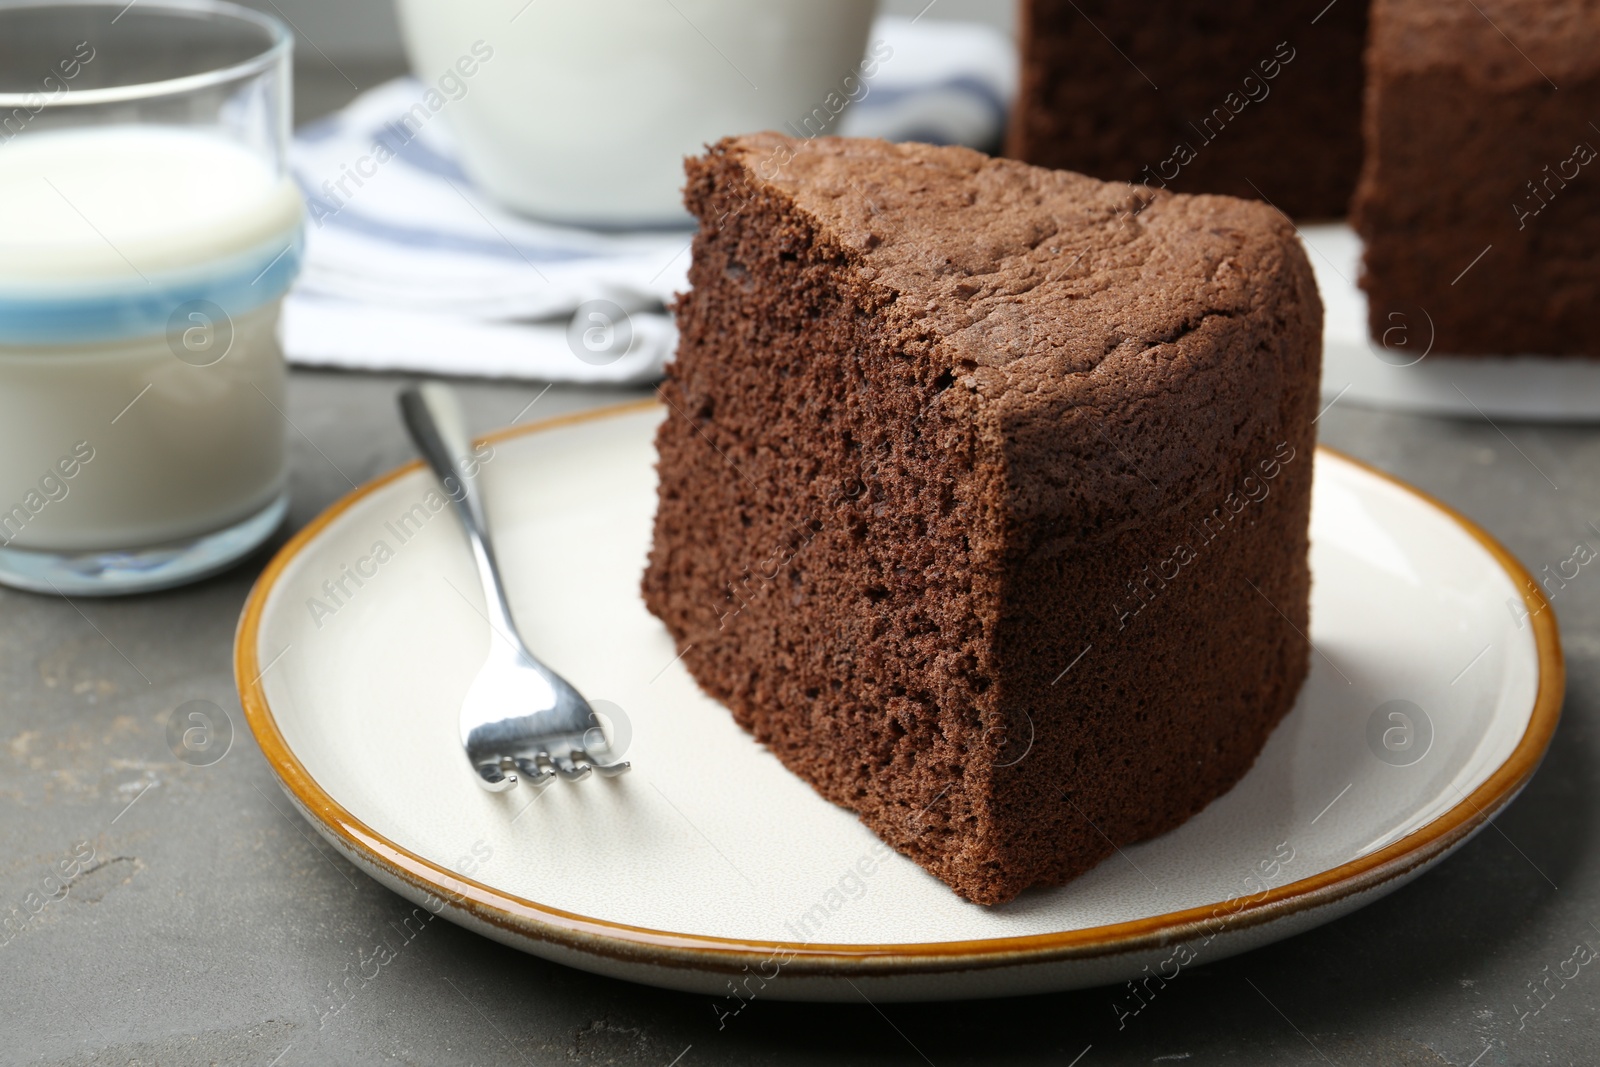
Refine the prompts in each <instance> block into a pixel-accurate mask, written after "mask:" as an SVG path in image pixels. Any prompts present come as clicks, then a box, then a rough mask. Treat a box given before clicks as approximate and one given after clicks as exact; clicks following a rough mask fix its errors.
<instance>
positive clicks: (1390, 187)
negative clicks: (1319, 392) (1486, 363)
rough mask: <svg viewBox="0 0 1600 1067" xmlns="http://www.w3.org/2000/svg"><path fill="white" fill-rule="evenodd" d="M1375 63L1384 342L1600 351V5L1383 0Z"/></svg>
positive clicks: (1374, 290) (1376, 13)
mask: <svg viewBox="0 0 1600 1067" xmlns="http://www.w3.org/2000/svg"><path fill="white" fill-rule="evenodd" d="M1491 20H1492V21H1491ZM1367 63H1368V69H1369V84H1368V89H1367V104H1366V120H1365V121H1366V127H1365V130H1366V145H1367V155H1366V163H1365V165H1364V168H1363V171H1362V175H1361V184H1360V187H1359V189H1358V191H1357V194H1356V199H1355V206H1354V212H1353V218H1352V221H1353V222H1354V224H1355V227H1356V229H1357V230H1358V231H1359V232H1360V234H1361V236H1362V238H1363V239H1364V240H1365V242H1366V262H1365V270H1364V273H1363V277H1362V283H1361V284H1362V287H1363V288H1365V289H1366V291H1367V296H1368V308H1369V315H1370V325H1371V329H1372V335H1373V337H1375V338H1378V339H1380V340H1382V339H1383V338H1384V337H1385V336H1386V334H1388V333H1390V332H1391V331H1392V330H1394V329H1396V328H1403V329H1405V330H1406V333H1407V336H1408V342H1410V343H1412V344H1415V343H1416V341H1415V338H1416V337H1418V336H1419V334H1418V333H1417V331H1420V330H1423V329H1426V328H1427V324H1429V323H1431V335H1430V336H1431V339H1432V342H1433V350H1434V351H1436V352H1440V353H1450V354H1456V355H1475V354H1485V353H1502V354H1506V355H1517V354H1524V353H1537V354H1544V355H1586V356H1600V153H1597V152H1596V149H1597V148H1600V126H1596V125H1595V124H1596V123H1597V122H1600V3H1596V2H1595V0H1495V2H1493V3H1490V2H1488V0H1484V2H1483V3H1482V5H1481V10H1479V8H1475V7H1474V6H1472V5H1471V4H1459V3H1457V2H1455V0H1404V2H1401V0H1378V2H1377V3H1375V4H1374V5H1373V9H1372V41H1371V45H1370V50H1369V52H1368V55H1367ZM1558 87H1559V89H1558Z"/></svg>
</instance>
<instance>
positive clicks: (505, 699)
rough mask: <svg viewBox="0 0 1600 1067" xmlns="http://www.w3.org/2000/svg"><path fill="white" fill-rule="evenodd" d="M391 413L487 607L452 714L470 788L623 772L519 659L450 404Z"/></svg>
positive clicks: (415, 401)
mask: <svg viewBox="0 0 1600 1067" xmlns="http://www.w3.org/2000/svg"><path fill="white" fill-rule="evenodd" d="M400 412H401V415H402V416H403V418H404V419H405V424H406V429H407V430H408V431H409V432H410V434H411V440H412V441H413V442H414V443H415V444H416V446H417V451H419V452H421V453H422V458H423V459H424V460H425V461H427V464H428V466H429V468H430V469H432V471H433V473H434V476H435V477H437V478H438V479H439V481H440V483H441V484H442V485H443V487H444V491H445V495H446V496H448V497H449V498H450V501H451V503H453V504H454V505H455V511H456V515H457V516H459V517H460V519H461V525H462V526H464V527H466V531H467V540H468V542H470V543H471V545H472V558H473V560H474V562H476V563H477V566H478V580H479V581H480V582H482V583H483V597H484V601H485V602H486V603H487V605H488V611H489V615H488V617H489V628H490V630H491V631H492V632H491V634H490V638H489V657H488V659H487V660H485V661H484V664H483V666H482V667H481V668H480V669H479V670H478V676H477V678H475V679H474V680H473V682H472V687H471V688H470V689H469V690H467V697H466V699H465V700H464V701H462V704H461V746H462V748H464V749H465V750H466V753H467V760H468V762H470V763H471V764H472V768H473V770H474V771H475V772H477V778H478V781H479V783H480V784H481V785H482V786H483V787H484V788H485V789H489V790H492V791H495V792H499V791H500V790H502V789H510V788H511V787H512V786H514V785H516V784H517V780H518V775H519V774H520V775H521V777H522V780H523V781H525V782H527V783H528V784H529V785H532V786H536V787H538V788H541V789H542V788H544V787H545V786H546V785H549V784H550V782H551V781H552V780H553V779H554V778H556V777H557V776H559V777H561V778H565V779H566V780H567V781H577V780H578V779H580V778H583V777H585V776H586V775H588V774H589V772H590V771H591V770H595V771H599V772H600V773H601V774H602V775H605V776H606V777H613V776H615V775H619V774H622V773H623V772H624V771H626V770H627V769H628V767H629V764H627V763H626V762H612V763H607V762H604V761H603V760H602V759H600V758H597V754H598V752H601V751H603V750H604V748H605V744H606V742H605V732H604V730H603V729H602V728H601V725H600V719H599V717H598V716H596V715H595V713H594V709H593V708H591V707H590V706H589V702H588V701H587V700H585V699H584V698H583V694H582V693H580V692H578V691H577V690H576V689H575V688H573V686H572V685H571V683H569V682H568V681H567V680H566V679H565V678H563V677H561V676H560V675H559V674H557V673H556V672H555V671H553V670H551V669H550V668H549V667H546V666H545V665H544V664H543V663H541V662H539V660H538V658H537V657H536V656H534V654H533V653H532V652H530V651H528V646H527V644H526V643H525V642H524V641H523V639H522V635H521V633H520V632H519V631H518V630H517V624H516V622H515V620H513V619H512V617H511V605H510V604H509V603H508V602H507V601H506V594H505V585H504V583H503V582H502V581H501V579H500V567H499V564H498V563H496V561H495V554H494V546H493V544H492V542H491V541H490V540H489V524H488V521H487V519H486V517H485V513H484V507H483V493H482V491H481V490H480V489H479V488H478V485H477V482H476V479H475V478H473V477H469V476H468V475H467V473H466V472H467V471H469V470H471V469H472V466H471V464H472V463H474V462H475V460H473V459H471V457H472V448H471V439H470V438H469V437H468V435H467V433H466V423H465V421H464V420H463V419H462V417H461V408H460V405H459V404H457V402H456V398H455V394H454V393H452V392H451V390H450V388H449V387H448V386H446V385H444V384H442V383H440V382H428V383H426V384H424V385H422V386H420V387H418V386H412V387H410V388H408V389H406V390H405V391H404V392H403V393H401V394H400Z"/></svg>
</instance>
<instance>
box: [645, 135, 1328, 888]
mask: <svg viewBox="0 0 1600 1067" xmlns="http://www.w3.org/2000/svg"><path fill="white" fill-rule="evenodd" d="M688 178H689V180H688V187H687V191H686V200H687V203H688V206H689V208H690V210H691V211H692V212H693V213H694V214H695V215H696V216H697V217H698V218H699V220H700V223H701V228H700V231H699V234H698V235H697V236H696V237H695V240H694V249H693V264H692V266H691V268H690V274H689V280H690V282H691V285H692V288H691V289H690V291H689V292H688V293H686V294H684V295H683V296H682V297H681V298H680V300H679V302H678V304H677V318H678V324H679V327H680V330H681V341H680V342H679V348H678V354H677V358H676V361H675V362H674V363H673V364H672V365H671V366H670V368H669V370H668V376H667V380H666V382H665V384H664V385H663V386H662V388H661V397H662V399H663V401H664V402H665V405H666V409H667V411H666V418H665V420H664V421H663V423H662V424H661V428H660V431H659V433H658V436H657V439H656V444H657V448H658V450H659V465H658V466H659V473H660V496H659V503H658V510H657V514H656V521H655V542H654V546H653V548H652V550H651V553H650V559H649V566H648V568H647V570H646V573H645V576H644V583H643V589H644V596H645V600H646V602H647V604H648V606H649V608H650V610H651V611H653V612H654V613H655V614H656V615H657V616H659V617H660V618H661V619H662V620H663V622H665V623H666V626H667V628H668V629H669V630H670V632H671V633H672V635H673V636H674V637H675V638H676V639H677V641H678V644H679V646H680V648H681V649H682V658H683V662H684V663H685V664H686V665H687V666H688V669H689V670H690V672H691V673H692V674H693V676H694V677H695V679H696V680H697V681H698V682H699V684H700V685H701V686H702V687H703V688H704V689H705V690H706V692H708V693H709V694H711V695H712V696H714V697H715V698H717V699H718V700H720V701H722V702H723V703H724V704H726V705H727V707H728V708H729V709H730V710H731V711H732V713H733V715H734V717H735V718H736V719H737V720H738V721H739V722H740V723H741V724H742V725H743V726H745V727H746V728H747V729H749V730H750V731H752V732H753V733H754V735H755V736H756V737H757V738H758V739H759V740H761V741H762V742H764V743H765V744H766V745H768V746H769V747H770V748H771V749H772V751H773V752H774V753H776V754H777V756H778V757H779V758H780V759H781V760H782V761H783V762H784V764H785V765H787V766H788V767H789V768H790V769H791V770H792V771H794V773H796V774H798V775H800V776H801V777H802V778H804V779H805V780H806V781H808V782H810V783H811V784H812V785H813V786H814V787H815V788H816V789H817V791H818V792H820V793H821V794H822V795H823V796H824V797H826V798H828V799H829V800H831V801H834V802H835V803H838V804H842V805H844V806H846V807H849V808H851V809H854V810H855V811H856V812H858V813H859V814H860V817H861V819H862V821H863V822H865V823H866V825H867V826H869V827H870V828H871V829H872V830H874V831H876V832H877V833H878V834H879V835H880V836H881V837H882V838H883V839H884V840H885V841H887V842H888V843H889V844H890V845H892V846H893V847H894V848H896V849H898V850H899V851H901V852H903V853H905V854H906V855H908V856H910V857H911V858H912V859H914V860H916V861H917V862H918V863H920V864H922V865H923V866H924V867H926V868H927V869H928V870H929V871H931V872H932V873H933V874H934V875H936V876H938V877H939V878H941V879H943V880H944V881H945V882H946V883H948V884H949V885H950V886H951V887H952V888H954V889H955V890H956V892H958V893H960V894H961V895H962V896H964V897H966V898H967V899H969V900H973V901H977V902H980V903H984V904H994V903H999V902H1003V901H1006V900H1009V899H1011V898H1012V897H1014V896H1016V894H1017V893H1019V892H1020V891H1022V890H1023V889H1025V888H1027V887H1029V886H1032V885H1038V884H1059V883H1062V882H1065V881H1067V880H1068V879H1070V878H1072V877H1074V876H1076V875H1078V874H1081V873H1082V872H1084V871H1086V870H1088V869H1089V868H1090V867H1092V866H1094V865H1095V864H1096V863H1098V862H1099V861H1100V860H1101V859H1103V858H1104V857H1105V856H1106V855H1107V854H1108V853H1110V852H1112V851H1113V849H1114V847H1115V846H1119V845H1125V844H1128V843H1130V842H1134V841H1138V840H1140V839H1142V838H1147V837H1150V836H1151V835H1154V834H1159V833H1161V832H1162V831H1164V830H1168V829H1170V828H1172V827H1174V826H1177V825H1178V824H1179V823H1181V822H1183V821H1184V820H1185V819H1187V818H1189V817H1190V816H1191V815H1193V814H1194V813H1195V812H1197V811H1199V810H1200V809H1201V808H1202V807H1204V806H1205V805H1206V804H1207V803H1208V802H1209V801H1211V800H1212V799H1213V798H1215V797H1216V796H1218V795H1219V794H1221V793H1222V792H1224V791H1226V790H1227V789H1228V788H1229V787H1230V786H1231V785H1233V783H1234V782H1236V781H1237V780H1238V779H1239V777H1240V776H1241V775H1242V774H1244V772H1245V771H1246V769H1248V768H1249V766H1250V764H1251V762H1252V761H1253V760H1254V759H1255V757H1256V754H1257V753H1258V752H1259V750H1260V749H1261V746H1262V744H1263V743H1264V742H1265V740H1266V738H1267V735H1268V733H1269V732H1270V731H1271V730H1272V728H1273V726H1274V724H1275V723H1277V721H1278V720H1279V718H1280V717H1282V716H1283V715H1284V713H1285V712H1286V711H1287V710H1288V709H1289V707H1290V706H1291V704H1292V703H1293V701H1294V699H1295V695H1296V692H1297V691H1298V689H1299V687H1300V683H1301V681H1302V679H1303V677H1304V675H1305V672H1306V667H1307V645H1306V639H1305V638H1304V637H1303V636H1302V635H1303V634H1304V633H1305V632H1306V628H1307V595H1308V589H1309V580H1310V579H1309V574H1308V570H1307V556H1306V553H1307V521H1308V509H1309V505H1310V490H1311V450H1312V446H1313V440H1312V435H1313V427H1312V419H1313V417H1314V415H1315V405H1316V396H1317V375H1318V370H1319V360H1320V351H1321V342H1320V337H1321V328H1322V309H1321V304H1320V302H1319V300H1318V297H1317V291H1316V288H1315V284H1314V282H1313V280H1312V275H1311V270H1310V268H1309V265H1308V264H1307V261H1306V258H1305V254H1304V252H1303V251H1302V250H1301V248H1300V245H1299V243H1298V242H1297V241H1296V239H1295V236H1294V232H1293V230H1292V229H1291V227H1290V225H1289V223H1288V222H1287V220H1285V219H1284V218H1283V217H1282V216H1281V215H1279V214H1278V213H1277V212H1276V211H1273V210H1272V209H1271V208H1269V207H1267V206H1266V205H1264V204H1261V203H1259V202H1257V203H1249V202H1245V201H1241V200H1236V199H1232V198H1229V197H1216V196H1178V195H1173V194H1169V193H1164V192H1158V191H1153V190H1147V189H1132V190H1130V188H1129V186H1127V185H1126V184H1121V183H1116V184H1113V183H1105V182H1100V181H1096V180H1093V179H1091V178H1086V177H1083V176H1081V175H1077V174H1069V173H1065V172H1057V171H1049V170H1045V169H1042V168H1038V167H1032V166H1028V165H1026V164H1023V163H1018V162H1015V161H1012V160H1002V159H990V158H988V157H986V156H984V155H981V154H979V153H977V152H973V151H970V150H967V149H964V148H935V147H931V146H928V145H916V144H905V145H889V144H886V143H884V142H881V141H864V140H847V139H835V138H819V139H817V140H813V141H796V140H791V139H788V138H785V137H781V136H779V135H777V134H758V135H754V136H748V137H738V138H731V139H728V140H724V141H722V142H721V143H719V144H717V145H716V146H715V147H713V148H711V149H710V150H709V153H708V154H707V155H705V156H703V157H701V158H698V159H693V160H690V161H689V163H688ZM774 831H775V832H781V829H780V828H777V827H775V828H774Z"/></svg>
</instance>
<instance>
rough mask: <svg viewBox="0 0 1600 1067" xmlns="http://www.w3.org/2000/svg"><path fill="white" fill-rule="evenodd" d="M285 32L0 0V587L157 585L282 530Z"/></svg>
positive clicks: (211, 14)
mask: <svg viewBox="0 0 1600 1067" xmlns="http://www.w3.org/2000/svg"><path fill="white" fill-rule="evenodd" d="M291 44H292V39H291V37H290V35H289V33H288V31H287V30H286V29H285V28H284V27H283V25H282V24H281V23H280V22H278V21H277V20H275V19H272V18H270V17H267V16H264V15H261V14H257V13H255V12H253V11H250V10H248V9H246V8H242V7H238V6H235V5H233V4H227V3H220V2H213V0H139V2H137V3H133V4H129V3H127V0H116V2H114V3H98V2H80V0H66V2H63V0H50V2H48V3H46V2H40V0H23V2H18V0H0V582H4V583H6V584H8V585H12V586H17V587H20V588H24V589H31V590H35V591H38V592H45V593H58V594H64V595H79V594H111V593H129V592H137V591H141V590H149V589H159V588H164V587H168V586H173V585H177V584H180V583H182V582H187V581H191V580H194V579H196V578H199V577H202V576H204V575H208V574H212V573H214V572H216V571H218V570H221V569H222V568H224V567H226V566H228V565H229V564H230V563H232V562H234V561H236V560H238V559H239V558H240V557H242V556H244V555H245V554H247V553H249V552H250V551H251V550H252V549H254V548H256V547H257V546H258V545H260V544H261V542H263V541H264V540H265V539H266V538H268V537H270V536H271V535H272V533H273V532H274V531H275V530H276V529H277V527H278V526H279V524H280V523H281V521H282V519H283V517H284V514H285V512H286V510H287V507H288V498H287V493H286V486H285V453H284V445H285V430H286V426H287V423H286V419H285V416H284V414H283V412H284V385H285V370H284V362H283V354H282V352H281V351H280V349H279V348H278V343H277V340H276V336H275V335H276V324H277V317H278V305H279V302H280V299H281V297H282V296H283V293H284V291H285V290H286V289H287V288H288V285H289V283H290V281H291V280H292V279H293V277H294V275H295V272H296V270H297V269H298V266H299V261H300V252H301V245H302V237H301V229H302V213H303V208H302V203H301V199H300V196H299V193H298V191H297V190H296V187H295V185H294V183H293V181H292V180H291V178H290V177H289V174H288V169H287V165H286V157H287V150H288V136H289V115H290V49H291Z"/></svg>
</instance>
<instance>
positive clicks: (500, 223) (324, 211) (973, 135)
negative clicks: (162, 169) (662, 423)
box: [281, 16, 1016, 382]
mask: <svg viewBox="0 0 1600 1067" xmlns="http://www.w3.org/2000/svg"><path fill="white" fill-rule="evenodd" d="M871 40H872V42H873V45H874V47H876V48H879V49H880V52H879V54H880V55H881V54H882V52H881V49H882V48H883V47H884V46H885V45H887V47H888V48H890V49H892V59H891V60H890V61H887V62H883V63H881V64H880V65H879V72H878V74H877V75H876V76H875V77H874V78H873V80H872V83H871V85H870V88H869V91H868V92H867V94H866V95H865V96H864V97H862V98H860V99H859V100H858V101H857V102H855V103H854V104H852V105H851V106H850V107H849V108H847V109H846V110H845V111H844V114H843V115H842V116H841V117H840V119H839V121H838V123H837V127H838V128H837V130H829V131H827V132H830V133H831V132H837V133H840V134H843V135H845V136H852V137H884V138H886V139H889V140H915V141H929V142H933V143H940V144H965V145H971V146H973V147H977V148H984V149H993V148H995V147H996V146H998V144H999V141H1000V138H1001V134H1002V131H1003V128H1004V125H1005V117H1006V110H1007V107H1008V105H1009V102H1010V100H1011V98H1012V96H1013V94H1014V92H1015V81H1016V58H1015V48H1014V46H1013V44H1012V42H1011V41H1010V40H1009V39H1008V38H1007V37H1005V36H1004V35H1003V34H1001V33H1000V32H999V31H997V30H994V29H992V28H990V27H987V26H983V25H979V24H975V23H966V22H950V21H944V22H941V21H935V20H932V19H923V20H911V19H904V18H895V17H888V16H886V17H882V18H879V19H878V21H877V22H876V24H875V25H874V27H873V31H872V37H871ZM423 93H424V86H423V85H422V84H421V83H419V82H417V81H415V80H414V79H412V78H400V79H396V80H395V81H392V82H389V83H387V84H385V85H381V86H379V87H377V88H375V89H372V90H370V91H369V92H366V93H363V94H362V95H361V96H359V97H357V98H356V100H355V101H354V102H352V103H351V104H350V105H349V106H348V107H346V108H345V109H344V110H342V111H340V112H337V113H335V114H334V115H332V116H330V117H328V118H326V119H323V120H320V121H318V122H315V123H313V124H311V125H309V126H307V127H305V128H303V129H302V130H300V131H299V133H298V134H297V135H296V137H295V141H294V145H293V149H292V154H291V165H292V167H293V170H294V174H295V177H296V179H297V180H298V181H299V183H300V186H301V189H302V191H303V192H304V194H305V197H306V204H307V216H308V218H307V226H306V231H307V232H306V250H305V260H304V267H303V270H302V273H301V275H300V278H299V280H298V282H297V283H296V285H295V287H294V289H293V290H292V291H291V293H290V294H289V297H288V298H287V299H286V301H285V303H284V309H283V320H282V325H281V334H282V339H283V346H284V351H285V353H286V354H287V355H288V357H289V359H290V360H291V361H293V362H295V363H299V364H305V365H311V366H326V367H344V368H352V369H364V370H391V371H393V370H400V371H413V372H420V373H429V374H450V375H465V376H482V377H506V378H535V379H544V380H548V381H579V382H648V381H653V380H655V379H656V378H659V377H660V375H661V367H662V365H663V363H664V362H665V361H666V360H667V359H668V358H670V356H671V354H672V350H673V347H674V345H675V344H676V341H677V335H676V331H675V329H674V327H673V325H672V319H671V316H670V315H668V314H667V313H666V311H665V305H666V304H667V302H669V301H670V300H671V299H672V295H673V293H674V292H677V291H680V290H682V289H684V288H685V287H686V284H687V283H686V272H687V269H688V260H689V240H690V237H691V234H690V232H689V231H688V230H666V231H662V230H655V231H643V232H637V233H601V232H595V231H591V230H584V229H578V228H574V227H569V226H558V225H552V224H548V223H541V222H537V221H534V220H531V219H528V218H524V217H521V216H518V215H515V214H513V213H512V212H510V211H508V210H506V209H504V208H501V207H499V206H497V205H496V204H495V203H494V202H493V201H491V200H489V199H488V198H487V197H486V196H485V195H484V194H482V193H481V192H479V191H478V190H477V189H476V188H474V187H473V185H472V182H471V180H470V179H468V178H467V176H466V174H465V173H463V172H462V170H461V168H460V166H459V165H458V163H457V162H456V160H455V158H454V151H453V147H452V143H451V138H450V131H449V129H448V122H447V121H443V122H430V123H426V124H424V125H422V126H421V127H420V128H419V129H417V130H415V131H411V130H409V129H408V128H405V127H401V126H400V125H399V119H400V117H401V116H402V115H404V114H406V113H407V111H408V109H410V108H412V106H413V105H414V104H416V103H417V101H418V100H419V99H421V98H422V95H423ZM789 132H791V133H794V134H796V135H800V136H808V135H811V134H813V133H815V132H816V131H815V130H810V129H795V130H790V131H789ZM379 159H381V161H382V162H381V165H379V164H378V163H377V162H375V161H376V160H379ZM619 312H620V315H619Z"/></svg>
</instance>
